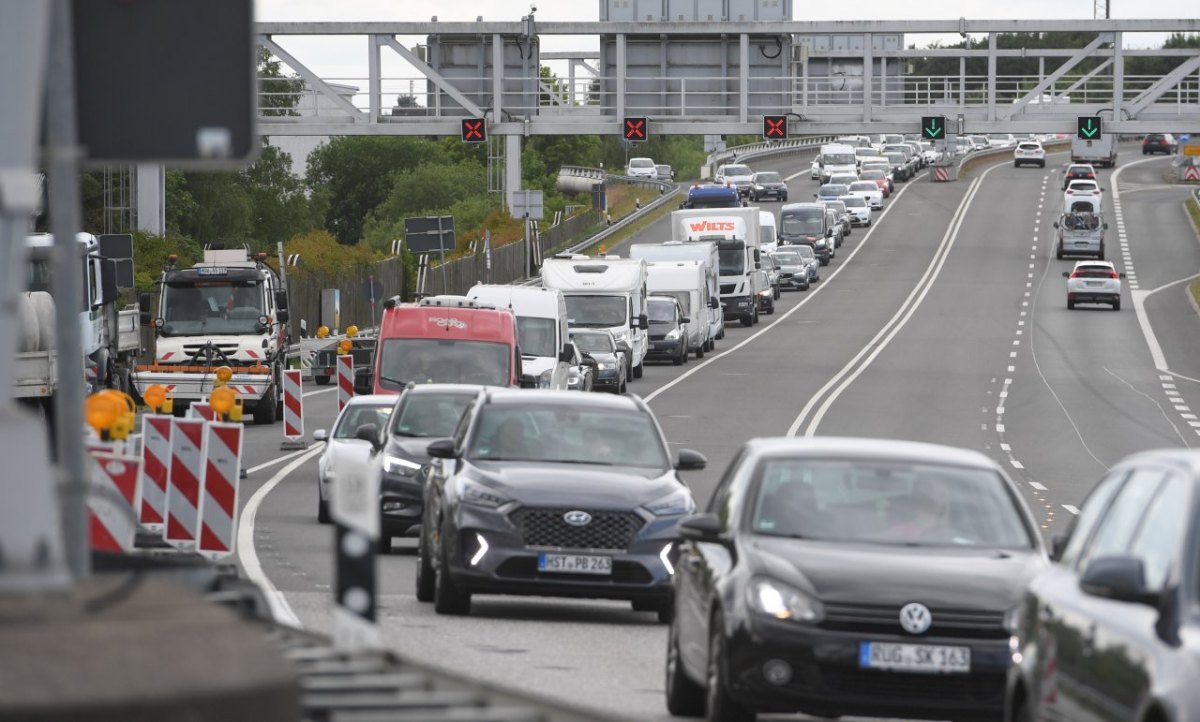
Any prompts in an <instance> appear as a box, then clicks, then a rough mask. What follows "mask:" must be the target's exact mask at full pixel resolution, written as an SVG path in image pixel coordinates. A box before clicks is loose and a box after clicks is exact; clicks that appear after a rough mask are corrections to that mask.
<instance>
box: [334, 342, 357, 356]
mask: <svg viewBox="0 0 1200 722" xmlns="http://www.w3.org/2000/svg"><path fill="white" fill-rule="evenodd" d="M337 348H338V353H340V354H342V355H343V356H345V355H346V354H348V353H350V349H352V348H354V344H353V343H352V342H351V341H350V339H348V338H344V339H342V340H341V341H338V347H337Z"/></svg>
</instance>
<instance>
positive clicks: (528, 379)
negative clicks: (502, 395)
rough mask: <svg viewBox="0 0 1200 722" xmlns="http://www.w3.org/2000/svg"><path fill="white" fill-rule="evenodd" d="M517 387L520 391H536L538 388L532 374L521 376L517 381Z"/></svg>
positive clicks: (535, 378)
mask: <svg viewBox="0 0 1200 722" xmlns="http://www.w3.org/2000/svg"><path fill="white" fill-rule="evenodd" d="M517 386H518V387H520V388H522V389H536V388H537V387H538V381H537V377H536V376H534V375H533V374H521V378H520V379H518V381H517Z"/></svg>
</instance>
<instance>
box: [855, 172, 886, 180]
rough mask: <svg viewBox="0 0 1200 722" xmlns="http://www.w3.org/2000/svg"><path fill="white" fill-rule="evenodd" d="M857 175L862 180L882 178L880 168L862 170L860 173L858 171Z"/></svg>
mask: <svg viewBox="0 0 1200 722" xmlns="http://www.w3.org/2000/svg"><path fill="white" fill-rule="evenodd" d="M858 177H859V178H862V179H863V180H869V181H873V180H883V171H881V170H864V171H863V172H862V173H860V174H859V175H858Z"/></svg>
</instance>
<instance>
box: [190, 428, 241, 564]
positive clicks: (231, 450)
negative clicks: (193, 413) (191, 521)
mask: <svg viewBox="0 0 1200 722" xmlns="http://www.w3.org/2000/svg"><path fill="white" fill-rule="evenodd" d="M242 431H243V427H242V425H241V424H226V423H212V424H208V428H207V430H206V432H205V436H206V439H205V457H206V461H205V465H204V493H203V494H202V495H201V497H200V540H199V543H197V545H196V551H197V552H199V553H200V555H201V556H204V557H206V558H208V559H213V560H216V559H224V558H225V557H227V556H229V555H231V554H233V551H234V544H235V539H236V530H237V516H238V479H239V478H240V475H241V466H242Z"/></svg>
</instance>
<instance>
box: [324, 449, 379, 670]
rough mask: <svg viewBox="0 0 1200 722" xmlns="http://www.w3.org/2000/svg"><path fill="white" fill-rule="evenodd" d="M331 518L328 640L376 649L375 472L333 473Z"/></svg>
mask: <svg viewBox="0 0 1200 722" xmlns="http://www.w3.org/2000/svg"><path fill="white" fill-rule="evenodd" d="M334 474H335V476H334V478H333V479H332V483H331V484H330V492H331V497H330V500H329V501H330V506H329V513H330V516H332V517H333V522H334V524H335V529H334V545H335V549H334V555H335V558H336V560H337V561H336V565H335V571H336V577H337V578H336V581H335V583H334V588H335V593H336V595H337V596H336V598H335V599H334V602H335V606H334V609H333V641H334V644H335V645H336V646H338V647H340V648H341V649H346V650H360V649H378V648H380V646H381V645H382V640H381V639H380V635H379V628H378V627H377V626H376V625H375V604H376V593H375V589H376V576H377V570H376V555H377V553H378V549H379V477H377V476H376V475H374V474H353V473H338V472H337V471H336V470H335V472H334Z"/></svg>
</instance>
